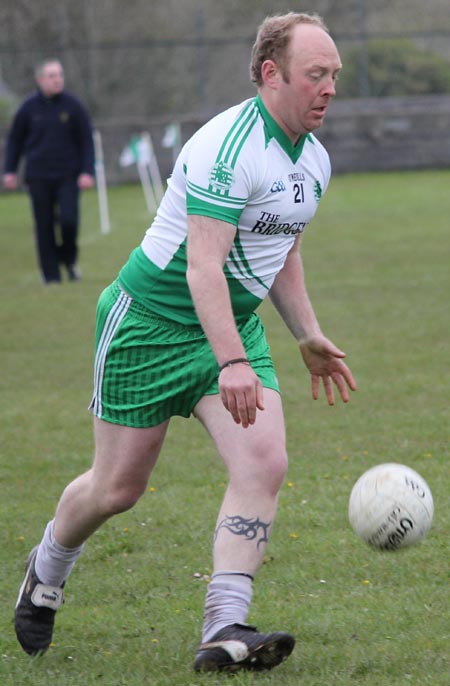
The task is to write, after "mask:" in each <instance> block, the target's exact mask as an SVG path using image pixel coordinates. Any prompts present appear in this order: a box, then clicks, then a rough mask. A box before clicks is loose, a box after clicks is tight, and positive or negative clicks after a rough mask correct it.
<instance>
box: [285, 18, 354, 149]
mask: <svg viewBox="0 0 450 686" xmlns="http://www.w3.org/2000/svg"><path fill="white" fill-rule="evenodd" d="M341 66H342V65H341V60H340V58H339V53H338V51H337V48H336V46H335V44H334V42H333V40H332V39H331V38H330V36H329V35H328V33H326V31H323V30H322V29H321V28H320V27H318V26H314V25H310V24H299V25H297V26H296V27H295V28H294V30H293V33H292V38H291V43H290V47H289V60H288V64H287V69H286V73H285V74H284V78H283V76H282V74H281V73H280V78H279V81H278V85H277V88H276V94H275V95H276V97H275V107H276V115H277V117H276V118H277V120H278V123H279V124H280V125H281V127H282V128H283V130H284V131H285V132H286V133H287V134H288V136H289V137H290V138H291V140H294V141H295V140H296V138H298V137H299V136H300V135H302V134H305V133H309V132H310V131H314V129H317V128H318V127H319V126H321V125H322V123H323V120H324V117H325V114H326V110H327V107H328V105H329V103H330V101H331V99H332V98H333V97H334V95H335V94H336V89H335V82H336V79H337V77H338V74H339V71H340V69H341Z"/></svg>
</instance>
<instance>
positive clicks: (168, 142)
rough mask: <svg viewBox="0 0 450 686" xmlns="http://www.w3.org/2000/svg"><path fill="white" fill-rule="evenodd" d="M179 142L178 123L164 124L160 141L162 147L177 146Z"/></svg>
mask: <svg viewBox="0 0 450 686" xmlns="http://www.w3.org/2000/svg"><path fill="white" fill-rule="evenodd" d="M180 143H181V131H180V125H179V124H178V123H174V124H169V126H166V130H165V131H164V136H163V138H162V141H161V145H162V146H163V148H179V147H180Z"/></svg>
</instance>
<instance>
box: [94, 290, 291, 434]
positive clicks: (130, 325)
mask: <svg viewBox="0 0 450 686" xmlns="http://www.w3.org/2000/svg"><path fill="white" fill-rule="evenodd" d="M238 329H239V333H240V335H241V338H242V341H243V344H244V347H245V350H246V354H247V357H248V359H249V360H250V362H251V365H252V367H253V369H254V371H255V373H256V374H257V375H258V376H259V378H260V379H261V382H262V384H263V386H265V387H266V388H272V389H274V390H276V391H279V387H278V382H277V378H276V376H275V370H274V366H273V362H272V359H271V356H270V350H269V346H268V344H267V341H266V336H265V332H264V327H263V324H262V322H261V320H260V318H259V317H258V315H256V314H252V315H251V316H250V317H249V319H247V320H246V321H245V322H244V323H242V324H240V325H238ZM218 376H219V369H218V365H217V361H216V359H215V357H214V355H213V352H212V350H211V346H210V345H209V342H208V340H207V339H206V337H205V334H204V333H203V330H202V328H201V327H200V326H184V325H183V324H179V323H177V322H173V321H171V320H168V319H165V318H163V317H160V316H158V315H155V314H153V313H152V312H151V311H150V310H148V309H146V308H144V307H142V306H141V305H140V304H139V303H137V302H136V301H135V300H134V299H133V298H131V297H130V296H129V295H127V294H126V293H124V292H123V291H122V290H121V288H120V287H119V285H118V283H117V282H114V283H113V284H111V286H108V288H106V289H105V290H104V291H103V293H102V294H101V295H100V298H99V301H98V305H97V321H96V355H95V370H94V395H93V398H92V402H91V405H90V409H92V410H93V413H94V414H95V416H96V417H100V418H101V419H104V420H105V421H107V422H111V423H113V424H121V425H123V426H132V427H137V428H139V427H150V426H156V425H157V424H160V423H161V422H163V421H165V420H166V419H169V418H170V417H172V416H174V415H181V416H182V417H189V415H190V414H191V413H192V410H193V409H194V407H195V406H196V404H197V403H198V402H199V400H200V399H201V398H202V397H203V396H204V395H214V394H217V393H218V392H219V388H218Z"/></svg>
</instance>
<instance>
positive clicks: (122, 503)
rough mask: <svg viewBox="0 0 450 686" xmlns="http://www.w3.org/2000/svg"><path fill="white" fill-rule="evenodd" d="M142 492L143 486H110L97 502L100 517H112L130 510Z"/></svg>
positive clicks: (143, 490)
mask: <svg viewBox="0 0 450 686" xmlns="http://www.w3.org/2000/svg"><path fill="white" fill-rule="evenodd" d="M144 492H145V485H144V486H141V485H126V484H120V485H117V486H111V487H110V488H109V489H108V490H106V491H105V492H104V493H103V494H102V496H101V497H100V498H99V499H98V501H97V502H98V504H99V507H100V509H101V514H102V516H104V517H113V516H114V515H117V514H121V513H122V512H126V511H127V510H131V509H132V508H133V507H134V506H135V505H136V503H137V502H138V500H139V498H140V497H141V496H142V495H143V493H144Z"/></svg>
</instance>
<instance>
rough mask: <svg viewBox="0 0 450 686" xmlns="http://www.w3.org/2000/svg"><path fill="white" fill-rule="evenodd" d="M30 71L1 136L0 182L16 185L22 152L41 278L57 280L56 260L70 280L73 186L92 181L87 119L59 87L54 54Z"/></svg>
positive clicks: (74, 245) (74, 242) (75, 209)
mask: <svg viewBox="0 0 450 686" xmlns="http://www.w3.org/2000/svg"><path fill="white" fill-rule="evenodd" d="M35 74H36V82H37V85H38V91H37V93H34V94H33V95H31V96H29V97H28V98H26V100H25V101H24V102H23V104H22V105H21V106H20V107H19V109H18V111H17V112H16V115H15V116H14V119H13V122H12V125H11V128H10V131H9V134H8V137H7V143H6V152H5V164H4V176H3V183H4V186H5V188H7V189H9V190H14V189H15V188H17V183H18V182H17V168H18V165H19V161H20V159H21V157H22V156H24V157H25V182H26V185H27V187H28V191H29V194H30V197H31V204H32V210H33V215H34V223H35V235H36V248H37V255H38V261H39V266H40V269H41V274H42V279H43V282H44V283H47V284H48V283H58V282H60V281H61V273H60V264H62V265H64V267H65V268H66V269H67V273H68V277H69V279H70V280H72V281H75V280H77V279H79V278H80V273H79V270H78V267H77V258H78V226H79V191H80V189H81V190H84V189H86V188H92V187H93V185H94V146H93V140H92V130H91V124H90V120H89V116H88V114H87V112H86V110H85V108H84V107H83V105H82V104H81V102H80V101H79V100H78V99H77V98H75V97H74V96H73V95H71V94H69V93H67V92H66V91H64V72H63V68H62V66H61V64H60V62H59V61H58V60H46V61H45V62H43V63H42V64H40V65H39V66H38V67H36V71H35ZM57 227H59V235H58V233H57Z"/></svg>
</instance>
